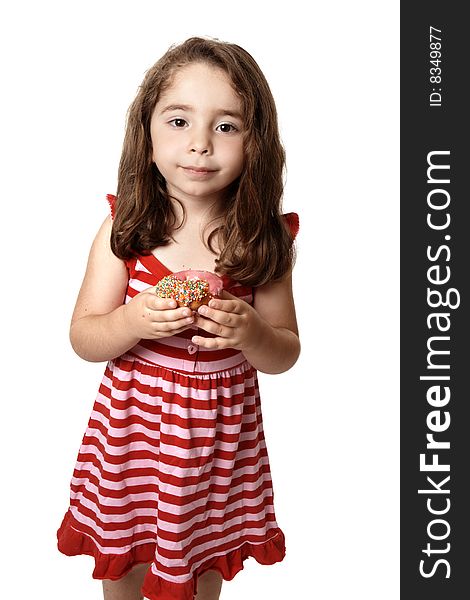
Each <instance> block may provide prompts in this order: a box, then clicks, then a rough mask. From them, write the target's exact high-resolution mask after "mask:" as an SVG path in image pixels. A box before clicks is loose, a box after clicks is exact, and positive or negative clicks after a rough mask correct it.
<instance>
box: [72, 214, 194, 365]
mask: <svg viewBox="0 0 470 600" xmlns="http://www.w3.org/2000/svg"><path fill="white" fill-rule="evenodd" d="M111 227H112V220H111V218H110V217H108V218H107V219H106V220H105V221H104V223H103V224H102V226H101V228H100V230H99V231H98V233H97V235H96V238H95V240H94V242H93V245H92V247H91V250H90V256H89V258H88V264H87V269H86V272H85V277H84V279H83V283H82V286H81V289H80V292H79V294H78V298H77V303H76V305H75V309H74V311H73V315H72V322H71V325H70V341H71V344H72V347H73V349H74V350H75V352H76V353H77V354H78V355H79V356H81V357H82V358H84V359H85V360H89V361H92V362H100V361H107V360H110V359H112V358H115V357H116V356H120V355H121V354H123V353H124V352H126V351H127V350H129V349H130V348H132V347H133V346H135V344H137V343H138V342H139V340H141V339H142V338H146V339H157V338H161V337H165V336H170V335H174V334H175V333H178V332H180V331H183V330H184V329H186V328H187V327H188V324H189V322H190V321H187V317H188V316H189V315H190V314H191V311H190V310H189V309H182V308H179V309H176V310H172V309H173V308H174V307H176V303H175V302H174V301H173V300H168V299H162V298H158V297H157V296H156V295H155V292H154V291H153V293H152V292H151V291H149V290H154V288H148V290H144V291H143V292H140V293H139V294H137V295H136V296H135V297H134V298H133V299H132V300H131V301H130V302H129V303H128V304H123V302H124V298H125V295H126V290H127V284H128V271H127V267H126V265H125V263H124V262H123V261H122V260H120V259H119V258H117V257H116V256H115V255H114V254H113V252H112V250H111V245H110V236H111ZM186 313H188V315H186ZM189 318H191V317H189Z"/></svg>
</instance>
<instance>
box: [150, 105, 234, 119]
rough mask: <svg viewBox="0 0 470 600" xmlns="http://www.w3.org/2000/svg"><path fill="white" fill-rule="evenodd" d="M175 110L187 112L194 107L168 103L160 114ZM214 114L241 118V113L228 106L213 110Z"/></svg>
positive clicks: (192, 110) (191, 110)
mask: <svg viewBox="0 0 470 600" xmlns="http://www.w3.org/2000/svg"><path fill="white" fill-rule="evenodd" d="M175 110H185V111H187V112H194V108H193V107H192V106H190V105H189V104H169V105H168V106H165V108H162V110H161V111H160V114H161V115H163V114H165V113H167V112H173V111H175ZM214 114H215V115H216V116H219V115H227V116H229V117H234V118H236V119H240V120H242V115H241V114H240V113H239V112H238V111H237V110H232V109H230V108H219V109H217V110H215V111H214Z"/></svg>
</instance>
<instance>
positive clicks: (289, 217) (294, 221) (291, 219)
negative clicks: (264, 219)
mask: <svg viewBox="0 0 470 600" xmlns="http://www.w3.org/2000/svg"><path fill="white" fill-rule="evenodd" d="M283 217H284V219H285V221H286V224H287V227H288V228H289V231H290V232H291V235H292V239H293V240H295V238H296V237H297V234H298V233H299V215H298V214H297V213H296V212H290V213H286V214H285V215H283Z"/></svg>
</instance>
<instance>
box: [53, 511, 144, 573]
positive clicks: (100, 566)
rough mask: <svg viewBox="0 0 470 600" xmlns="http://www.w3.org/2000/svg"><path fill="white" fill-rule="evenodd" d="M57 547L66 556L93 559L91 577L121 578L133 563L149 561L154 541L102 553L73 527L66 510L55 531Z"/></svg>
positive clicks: (71, 517)
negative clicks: (125, 549) (122, 551)
mask: <svg viewBox="0 0 470 600" xmlns="http://www.w3.org/2000/svg"><path fill="white" fill-rule="evenodd" d="M57 547H58V549H59V551H60V552H62V554H65V555H66V556H79V555H81V554H86V555H87V556H92V557H93V558H94V559H95V569H94V571H93V573H92V577H93V579H112V580H115V579H121V577H124V575H126V574H127V573H128V572H129V571H130V570H131V569H132V568H133V567H135V565H137V564H140V563H151V562H152V561H153V559H154V558H155V543H150V544H141V545H140V546H134V547H133V548H132V549H131V550H129V552H126V553H124V554H103V553H102V552H100V551H99V550H98V548H97V547H96V544H95V543H94V541H93V540H92V539H91V538H90V537H88V536H87V535H86V534H84V533H82V532H80V531H78V530H77V529H74V518H73V516H72V514H71V512H70V511H68V512H67V513H66V515H65V517H64V520H63V521H62V525H61V526H60V528H59V530H58V532H57Z"/></svg>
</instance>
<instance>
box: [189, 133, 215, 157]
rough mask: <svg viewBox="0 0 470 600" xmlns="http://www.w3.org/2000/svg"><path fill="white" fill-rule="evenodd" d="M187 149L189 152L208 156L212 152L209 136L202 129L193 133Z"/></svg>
mask: <svg viewBox="0 0 470 600" xmlns="http://www.w3.org/2000/svg"><path fill="white" fill-rule="evenodd" d="M189 148H190V151H191V152H196V153H197V154H210V153H211V152H212V144H211V141H210V136H209V134H208V133H207V132H206V131H203V130H202V129H198V130H195V131H193V136H192V137H191V139H190V141H189Z"/></svg>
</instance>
